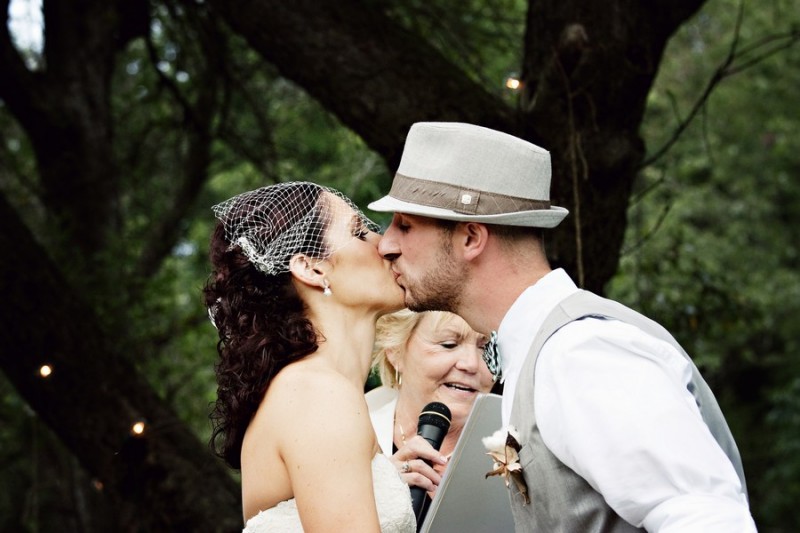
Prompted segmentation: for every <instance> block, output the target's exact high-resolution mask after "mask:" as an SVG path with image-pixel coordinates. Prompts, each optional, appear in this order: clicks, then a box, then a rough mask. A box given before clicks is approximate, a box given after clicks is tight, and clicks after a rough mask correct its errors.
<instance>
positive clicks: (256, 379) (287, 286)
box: [203, 184, 326, 469]
mask: <svg viewBox="0 0 800 533" xmlns="http://www.w3.org/2000/svg"><path fill="white" fill-rule="evenodd" d="M321 192H322V189H321V188H318V187H317V188H315V187H313V186H309V185H308V184H305V185H304V186H302V187H300V186H298V187H297V188H295V189H293V193H294V194H297V195H300V196H304V197H306V198H307V196H308V195H312V197H313V199H316V198H318V197H319V195H320V194H321ZM306 201H307V200H306ZM288 203H291V199H289V200H287V204H288ZM311 203H312V204H313V203H314V202H313V201H312V202H311ZM249 214H250V213H247V212H244V211H242V213H241V216H242V217H243V218H246V217H247V216H248V215H249ZM261 215H262V216H265V217H267V218H268V219H269V220H270V221H271V222H272V223H271V224H266V225H265V230H264V235H263V237H264V238H274V237H275V236H276V235H278V234H279V233H280V232H281V231H282V230H283V229H284V228H285V227H286V226H287V225H289V224H291V223H292V222H294V221H293V220H288V219H287V213H286V212H283V211H281V210H280V209H272V210H271V211H270V212H264V213H261ZM301 215H302V214H301ZM234 223H235V222H234ZM318 223H319V225H320V226H326V223H325V221H318ZM267 233H272V235H266V234H267ZM312 234H314V232H309V235H308V236H307V237H306V242H305V243H300V244H299V245H298V249H297V250H295V251H294V252H293V253H308V252H309V251H310V250H314V249H317V250H318V249H319V248H320V245H321V243H319V242H312V239H319V238H321V237H313V236H312ZM316 234H317V235H319V234H318V233H316ZM209 255H210V259H211V264H212V266H213V271H212V273H211V276H210V277H209V280H208V282H207V283H206V286H205V288H204V290H203V292H204V296H205V303H206V306H207V307H208V309H210V310H211V311H210V313H211V318H212V319H213V321H214V324H215V326H216V327H217V330H218V332H219V342H218V343H217V351H218V352H219V357H220V358H219V361H218V362H217V364H216V366H215V371H216V376H217V400H216V403H215V405H214V408H213V410H212V412H211V415H210V418H211V421H212V426H213V433H212V436H211V442H210V446H211V449H212V450H213V451H214V453H215V454H216V455H218V456H219V457H221V458H223V459H224V460H225V462H226V463H227V464H228V465H230V466H231V467H232V468H235V469H240V468H241V450H242V441H243V439H244V433H245V430H246V429H247V426H248V424H249V423H250V420H251V419H252V417H253V415H254V414H255V412H256V410H257V409H258V406H259V405H260V403H261V400H262V399H263V397H264V394H265V393H266V391H267V387H269V384H270V382H271V381H272V379H273V378H274V377H275V376H276V375H277V373H278V372H280V370H281V369H283V368H284V367H285V366H287V365H289V364H290V363H293V362H295V361H298V360H300V359H302V358H304V357H305V356H307V355H308V354H310V353H313V352H315V351H316V350H317V348H318V346H319V339H318V333H317V331H316V329H315V328H314V326H313V325H312V324H311V322H310V321H309V320H308V318H307V317H306V315H305V305H304V303H303V301H302V299H301V298H300V296H299V294H298V293H297V291H296V290H295V288H294V285H292V282H291V274H290V273H281V274H277V275H268V274H264V273H263V272H261V271H259V270H258V269H257V268H256V267H255V266H254V265H253V263H252V262H251V261H250V260H249V259H248V258H247V257H246V256H245V255H244V253H242V250H241V248H240V247H239V246H238V245H233V246H232V245H231V243H230V242H228V241H226V239H225V227H224V226H223V224H222V223H218V224H217V226H216V228H215V230H214V232H213V234H212V237H211V244H210V252H209ZM285 260H287V261H288V258H286V259H285Z"/></svg>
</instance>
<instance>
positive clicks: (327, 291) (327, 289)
mask: <svg viewBox="0 0 800 533" xmlns="http://www.w3.org/2000/svg"><path fill="white" fill-rule="evenodd" d="M322 285H323V286H324V287H325V288H324V289H322V294H324V295H325V296H330V295H331V294H333V292H331V286H330V283H328V280H327V279H323V280H322Z"/></svg>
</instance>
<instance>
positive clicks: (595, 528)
mask: <svg viewBox="0 0 800 533" xmlns="http://www.w3.org/2000/svg"><path fill="white" fill-rule="evenodd" d="M586 317H595V318H604V319H615V320H620V321H623V322H626V323H628V324H631V325H634V326H636V327H638V328H639V329H641V330H642V331H644V332H645V333H648V334H650V335H652V336H654V337H657V338H659V339H663V340H665V341H667V342H669V343H671V344H672V345H673V346H675V347H676V348H677V349H678V351H679V352H680V353H681V354H683V356H684V357H686V359H687V360H689V361H690V362H691V359H690V358H689V356H688V355H687V354H686V352H685V351H684V350H683V349H682V348H681V347H680V346H679V345H678V343H677V341H675V339H674V338H673V337H672V335H670V334H669V332H668V331H667V330H666V329H664V328H663V327H662V326H661V325H659V324H658V323H656V322H654V321H652V320H650V319H649V318H647V317H645V316H643V315H641V314H639V313H637V312H636V311H634V310H632V309H629V308H627V307H625V306H624V305H622V304H620V303H617V302H614V301H612V300H607V299H605V298H601V297H600V296H597V295H596V294H593V293H591V292H588V291H578V292H577V293H575V294H573V295H570V296H569V297H567V298H565V299H564V300H563V301H562V302H561V303H560V304H559V305H558V306H557V307H556V308H555V309H553V311H552V312H551V313H550V314H549V315H548V317H547V318H546V319H545V321H544V324H543V325H542V327H541V329H539V332H538V333H537V335H536V337H535V339H534V341H533V344H532V345H531V349H530V352H529V353H528V356H527V358H526V360H525V363H524V364H523V367H522V370H521V372H520V376H519V381H518V383H517V389H516V393H515V394H514V403H513V405H512V409H511V419H510V423H511V425H513V426H515V427H516V428H517V430H518V431H519V433H520V439H521V441H520V442H521V443H522V444H523V448H522V450H520V453H519V458H520V464H521V466H522V469H523V470H522V472H523V475H524V477H525V481H526V483H527V485H528V493H529V495H530V497H531V503H530V504H528V505H523V501H522V496H521V495H520V494H519V493H518V491H517V489H516V487H515V486H514V484H513V483H512V484H511V509H512V512H513V514H514V523H515V526H516V531H517V532H520V531H536V532H542V531H546V532H548V533H556V532H563V533H573V532H578V531H579V532H581V533H584V532H585V533H601V532H626V531H643V530H641V529H639V528H636V527H634V526H632V525H630V524H629V523H627V522H625V521H624V520H623V519H622V518H621V517H620V516H619V515H617V514H616V513H615V512H614V510H613V509H611V508H610V507H609V506H608V504H606V502H605V500H604V499H603V496H602V495H601V494H600V493H598V492H597V491H595V490H594V489H593V488H592V487H591V486H590V485H589V484H588V483H587V482H586V481H585V480H584V479H583V478H582V477H580V476H579V475H578V474H576V473H575V472H574V471H572V470H571V469H570V468H569V467H567V466H566V465H565V464H564V463H562V462H561V461H559V460H558V458H556V456H555V455H553V454H552V453H551V452H550V450H548V449H547V447H546V446H545V445H544V442H543V441H542V437H541V434H540V433H539V427H538V424H537V423H536V416H535V412H534V406H533V391H534V372H535V370H536V360H537V358H538V357H539V352H540V351H541V349H542V346H543V345H544V343H545V342H547V340H548V339H549V338H550V337H551V336H552V335H553V334H554V333H555V332H556V331H558V330H559V329H561V328H562V327H563V326H565V325H566V324H568V323H570V322H572V321H574V320H579V319H581V318H586ZM688 389H689V392H691V393H692V395H693V396H694V398H695V401H696V402H697V406H698V407H699V408H700V413H701V415H702V417H703V421H704V422H705V423H706V425H708V427H709V429H710V430H711V433H712V435H713V436H714V438H715V439H716V441H717V442H718V443H719V445H720V447H721V448H722V450H723V451H724V452H725V454H726V455H727V456H728V457H729V458H730V460H731V463H732V464H733V466H734V468H735V469H736V473H737V474H738V475H739V479H740V480H741V482H742V489H743V490H744V491H745V494H746V493H747V489H746V485H745V480H744V470H743V468H742V461H741V457H740V456H739V450H738V449H737V448H736V443H735V442H734V440H733V436H732V435H731V432H730V430H729V429H728V425H727V423H726V422H725V418H724V417H723V415H722V411H721V410H720V408H719V405H718V404H717V400H716V399H715V398H714V395H713V393H712V392H711V389H709V387H708V385H707V384H706V382H705V381H704V380H703V378H702V377H701V376H700V373H699V372H698V370H697V368H696V367H695V365H694V363H692V378H691V380H690V382H689V384H688Z"/></svg>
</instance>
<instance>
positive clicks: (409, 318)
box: [372, 309, 457, 389]
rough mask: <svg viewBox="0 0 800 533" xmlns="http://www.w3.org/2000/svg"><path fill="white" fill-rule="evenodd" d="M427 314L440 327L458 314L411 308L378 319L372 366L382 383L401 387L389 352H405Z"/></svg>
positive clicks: (435, 325) (436, 326)
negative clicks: (388, 354) (417, 310)
mask: <svg viewBox="0 0 800 533" xmlns="http://www.w3.org/2000/svg"><path fill="white" fill-rule="evenodd" d="M426 315H431V316H433V317H434V320H435V323H434V327H435V328H436V329H439V328H440V327H442V325H443V324H444V323H445V322H447V321H448V320H450V319H451V318H452V317H454V316H457V315H454V314H453V313H449V312H447V311H423V312H420V313H417V312H414V311H411V310H409V309H401V310H400V311H395V312H394V313H390V314H388V315H384V316H382V317H381V318H379V319H378V323H377V325H376V326H375V327H376V330H375V348H374V350H373V352H372V367H373V369H375V370H377V372H378V376H379V377H380V379H381V384H383V385H384V386H386V387H391V388H393V389H398V388H400V384H399V383H398V377H399V376H398V373H397V369H396V368H395V367H394V365H393V364H392V363H391V361H389V357H388V356H387V353H388V352H391V351H397V352H401V353H402V352H403V351H404V350H405V348H406V343H408V339H410V338H411V335H413V334H414V330H416V329H417V326H418V325H419V323H420V321H421V320H422V319H423V317H425V316H426Z"/></svg>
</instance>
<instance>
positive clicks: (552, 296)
mask: <svg viewBox="0 0 800 533" xmlns="http://www.w3.org/2000/svg"><path fill="white" fill-rule="evenodd" d="M577 291H578V287H577V286H576V285H575V283H574V282H573V281H572V279H570V277H569V276H568V275H567V273H566V272H565V271H564V270H563V269H561V268H558V269H556V270H553V271H551V272H549V273H548V274H547V275H545V276H544V277H542V278H541V279H539V281H537V282H536V283H535V284H533V285H531V286H530V287H528V288H527V289H525V291H524V292H523V293H522V294H520V295H519V297H518V298H517V299H516V301H515V302H514V303H513V304H512V306H511V307H510V308H509V310H508V312H507V313H506V315H505V316H504V317H503V320H502V322H501V323H500V327H499V328H498V330H497V348H498V350H499V352H500V358H501V364H502V366H503V376H504V380H505V377H506V376H516V375H517V374H518V373H519V371H520V369H521V368H522V363H524V362H525V358H526V357H527V355H528V350H529V349H530V346H531V343H532V342H533V339H534V337H535V336H536V333H537V332H538V331H539V328H540V327H541V325H542V323H543V322H544V320H545V318H547V315H548V314H550V311H551V310H552V309H553V308H554V307H555V306H556V305H557V304H558V302H560V301H561V300H563V299H564V298H566V297H567V296H569V295H570V294H572V293H574V292H577Z"/></svg>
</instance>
